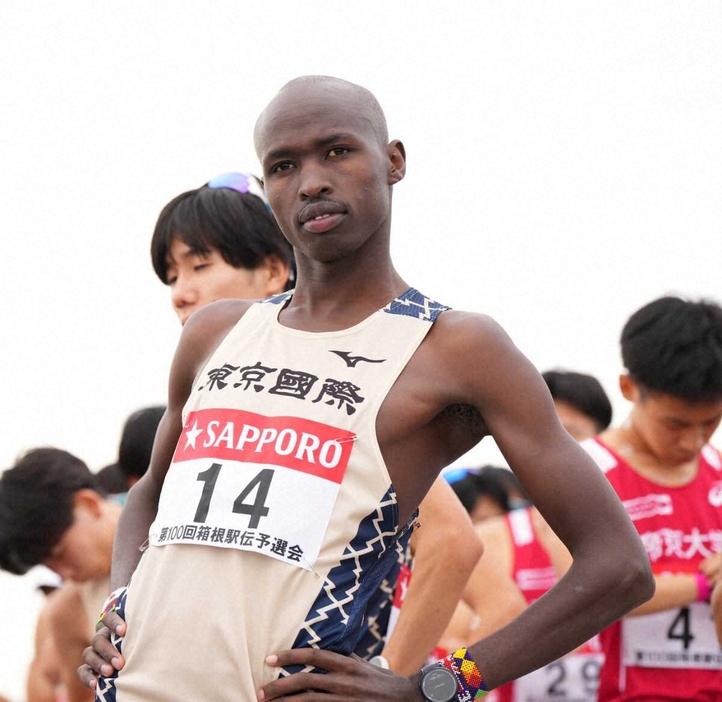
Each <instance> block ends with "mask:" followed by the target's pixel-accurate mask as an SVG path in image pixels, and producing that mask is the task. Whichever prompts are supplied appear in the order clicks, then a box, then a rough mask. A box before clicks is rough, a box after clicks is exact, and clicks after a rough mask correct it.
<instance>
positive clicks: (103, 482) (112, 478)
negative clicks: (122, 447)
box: [95, 463, 128, 495]
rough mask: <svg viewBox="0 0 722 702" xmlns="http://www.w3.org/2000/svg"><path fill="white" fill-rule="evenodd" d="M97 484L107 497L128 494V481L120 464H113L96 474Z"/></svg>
mask: <svg viewBox="0 0 722 702" xmlns="http://www.w3.org/2000/svg"><path fill="white" fill-rule="evenodd" d="M95 484H96V485H98V487H100V488H102V490H103V492H105V493H106V494H107V495H117V494H120V493H123V492H128V480H127V478H126V477H125V473H123V470H122V468H121V467H120V465H119V464H118V463H111V464H110V465H108V466H105V467H104V468H101V469H100V470H99V471H98V472H97V473H96V474H95Z"/></svg>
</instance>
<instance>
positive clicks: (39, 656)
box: [0, 448, 121, 702]
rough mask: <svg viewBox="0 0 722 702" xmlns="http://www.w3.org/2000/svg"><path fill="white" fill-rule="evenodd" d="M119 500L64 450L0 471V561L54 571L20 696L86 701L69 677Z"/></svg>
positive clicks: (100, 591)
mask: <svg viewBox="0 0 722 702" xmlns="http://www.w3.org/2000/svg"><path fill="white" fill-rule="evenodd" d="M120 510H121V507H120V505H119V504H117V503H115V502H113V501H111V500H108V499H106V498H105V496H104V495H102V494H101V493H99V492H98V490H97V485H96V482H95V476H94V475H93V474H92V473H91V472H90V470H89V469H88V467H87V466H86V465H85V463H83V461H81V460H80V459H79V458H76V457H75V456H73V455H72V454H70V453H68V452H67V451H61V450H60V449H54V448H40V449H34V450H32V451H28V452H27V453H26V454H25V455H23V456H22V457H21V458H20V459H19V460H18V461H17V462H16V463H15V465H14V466H13V467H11V468H10V469H8V470H6V471H5V472H4V473H3V474H2V478H0V567H2V568H3V570H6V571H8V572H10V573H14V574H17V575H22V574H23V573H26V572H27V571H28V570H29V569H30V568H32V567H34V566H36V565H39V564H42V565H45V566H47V567H48V568H50V569H51V570H53V571H55V572H56V573H57V574H58V575H59V576H60V577H61V578H62V585H61V586H60V587H59V588H58V589H57V590H55V591H54V592H52V593H51V594H50V595H49V596H48V599H47V602H46V604H45V605H44V607H43V609H42V610H41V612H40V615H39V618H38V624H37V628H36V658H35V661H34V662H33V666H32V667H31V669H30V674H29V677H28V685H27V691H28V702H55V700H56V699H57V696H58V694H62V695H63V697H64V698H65V699H66V700H67V701H68V702H86V701H87V700H89V699H90V700H92V697H93V696H92V694H91V695H88V690H87V689H86V688H84V687H83V686H82V685H81V684H80V682H79V681H78V679H77V676H76V675H75V671H76V669H77V661H78V657H79V656H81V657H82V652H83V649H84V648H85V647H86V646H87V645H88V643H89V642H90V639H91V637H92V635H93V629H94V626H95V622H96V619H97V611H96V610H97V608H98V607H99V606H101V605H102V603H103V600H104V599H105V596H106V594H107V593H106V590H107V588H108V578H109V576H110V563H111V555H112V548H113V537H114V536H115V528H116V525H117V522H118V517H119V515H120Z"/></svg>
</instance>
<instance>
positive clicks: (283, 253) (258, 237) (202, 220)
mask: <svg viewBox="0 0 722 702" xmlns="http://www.w3.org/2000/svg"><path fill="white" fill-rule="evenodd" d="M259 182H260V181H259ZM174 239H179V240H180V241H182V242H183V243H184V244H186V245H187V246H188V247H189V248H190V249H191V250H192V251H193V252H194V253H199V254H207V253H209V252H210V250H211V249H217V250H218V251H219V253H220V254H221V256H222V257H223V259H224V260H225V261H226V262H227V263H229V264H230V265H231V266H233V267H234V268H248V269H251V270H252V269H254V268H257V267H258V266H260V265H261V264H262V263H263V262H264V261H265V260H266V258H268V257H269V256H273V255H275V256H278V258H280V259H281V260H282V261H284V262H285V263H286V264H288V267H289V270H290V273H291V275H290V277H289V282H288V284H287V286H286V287H287V289H290V287H292V284H293V281H294V279H295V270H296V267H295V266H296V264H295V260H294V257H293V248H292V247H291V245H290V244H289V243H288V241H287V239H286V238H285V237H284V236H283V234H282V233H281V229H280V228H279V226H278V224H276V220H275V219H274V217H273V215H272V214H271V211H270V210H269V209H268V208H267V207H266V204H265V203H264V202H263V200H261V198H260V197H258V196H257V195H254V194H253V193H250V192H249V193H240V192H238V191H237V190H233V189H231V188H209V187H208V186H207V185H204V186H202V187H200V188H196V189H195V190H189V191H187V192H185V193H181V194H180V195H178V196H177V197H175V198H173V199H172V200H171V201H170V202H169V203H168V204H167V205H166V206H165V207H164V208H163V209H162V210H161V213H160V215H159V216H158V221H157V222H156V225H155V230H154V231H153V238H152V240H151V244H150V255H151V260H152V262H153V269H154V270H155V272H156V275H157V276H158V277H159V278H160V279H161V281H162V282H163V283H165V284H166V285H167V284H168V255H169V253H170V248H171V244H172V242H173V240H174Z"/></svg>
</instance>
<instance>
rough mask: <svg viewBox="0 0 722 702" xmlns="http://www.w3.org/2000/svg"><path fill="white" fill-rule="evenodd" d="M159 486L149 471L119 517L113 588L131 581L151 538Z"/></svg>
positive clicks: (134, 490)
mask: <svg viewBox="0 0 722 702" xmlns="http://www.w3.org/2000/svg"><path fill="white" fill-rule="evenodd" d="M158 495H159V490H158V489H156V488H155V485H154V482H153V478H152V476H151V475H150V474H149V473H146V475H144V476H143V477H142V478H141V479H140V480H139V481H138V482H137V483H136V484H135V485H134V486H133V488H131V490H130V492H129V493H128V501H127V503H126V505H125V507H124V508H123V512H122V514H121V516H120V519H119V521H118V529H117V531H116V534H115V541H114V542H113V565H112V568H111V573H110V589H111V590H115V589H116V588H119V587H122V586H124V585H127V584H128V581H129V580H130V576H131V575H132V574H133V571H134V570H135V568H136V566H137V565H138V562H139V561H140V557H141V555H142V550H141V549H142V548H143V547H144V544H145V542H146V540H147V539H148V530H149V529H150V525H151V524H152V523H153V520H154V519H155V514H156V511H157V508H158Z"/></svg>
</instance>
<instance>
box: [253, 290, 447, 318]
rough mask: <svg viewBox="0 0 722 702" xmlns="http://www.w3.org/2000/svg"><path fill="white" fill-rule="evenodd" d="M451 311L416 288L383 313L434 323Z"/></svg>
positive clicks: (278, 298) (275, 301)
mask: <svg viewBox="0 0 722 702" xmlns="http://www.w3.org/2000/svg"><path fill="white" fill-rule="evenodd" d="M291 295H293V290H288V291H287V292H282V293H279V294H278V295H272V296H271V297H268V298H266V299H265V300H261V302H262V303H264V304H271V305H280V304H282V303H284V302H286V300H288V299H289V297H291ZM448 309H451V308H450V307H447V306H446V305H442V304H441V303H440V302H436V301H435V300H432V299H431V298H430V297H427V296H426V295H424V294H423V293H421V292H419V291H418V290H417V289H416V288H409V289H408V290H407V291H406V292H405V293H403V294H402V295H399V297H397V298H395V299H393V300H392V301H391V302H389V304H388V305H386V307H384V308H383V311H384V312H386V313H388V314H398V315H401V316H402V317H415V318H416V319H420V320H422V321H424V322H434V321H436V318H437V317H438V316H439V315H440V314H441V313H442V312H444V311H445V310H448Z"/></svg>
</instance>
